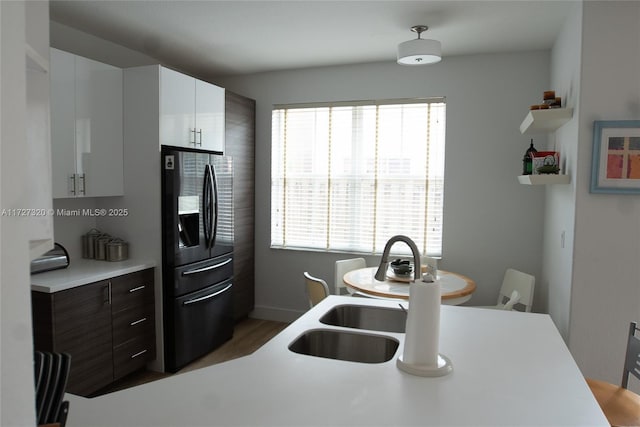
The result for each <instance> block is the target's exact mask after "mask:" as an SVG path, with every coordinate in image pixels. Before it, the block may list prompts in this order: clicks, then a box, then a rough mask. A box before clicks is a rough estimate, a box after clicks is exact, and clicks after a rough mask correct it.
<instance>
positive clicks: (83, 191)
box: [78, 174, 87, 196]
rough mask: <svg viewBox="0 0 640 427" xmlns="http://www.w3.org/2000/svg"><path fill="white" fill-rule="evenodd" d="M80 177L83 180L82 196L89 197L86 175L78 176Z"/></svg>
mask: <svg viewBox="0 0 640 427" xmlns="http://www.w3.org/2000/svg"><path fill="white" fill-rule="evenodd" d="M78 177H79V178H80V179H81V180H82V187H80V194H82V195H83V196H86V195H87V191H86V186H87V183H86V181H85V174H80V175H78Z"/></svg>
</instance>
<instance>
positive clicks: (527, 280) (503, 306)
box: [482, 268, 536, 311]
mask: <svg viewBox="0 0 640 427" xmlns="http://www.w3.org/2000/svg"><path fill="white" fill-rule="evenodd" d="M535 284H536V278H535V276H532V275H531V274H527V273H523V272H522V271H518V270H515V269H513V268H508V269H507V271H505V273H504V277H503V279H502V286H501V287H500V292H499V293H498V301H497V303H496V305H490V306H482V308H493V309H498V310H514V309H515V307H516V306H520V305H521V306H524V311H531V307H532V305H533V290H534V287H535Z"/></svg>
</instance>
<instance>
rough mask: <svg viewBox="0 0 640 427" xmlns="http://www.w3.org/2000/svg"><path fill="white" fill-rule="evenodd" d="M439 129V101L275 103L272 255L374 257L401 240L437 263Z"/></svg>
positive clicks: (442, 110)
mask: <svg viewBox="0 0 640 427" xmlns="http://www.w3.org/2000/svg"><path fill="white" fill-rule="evenodd" d="M355 111H357V113H354V112H355ZM373 116H375V123H372V120H373V119H372V117H373ZM345 117H346V119H345ZM423 117H424V120H423ZM303 121H304V123H303ZM349 122H351V128H350V129H351V131H350V132H348V130H349V129H348V124H349ZM354 123H355V125H354ZM372 126H373V127H375V129H370V128H371V127H372ZM445 128H446V102H445V98H442V97H440V98H420V99H392V100H377V101H356V102H335V103H311V104H293V105H276V106H274V109H273V112H272V148H271V153H272V158H271V163H272V164H271V248H277V249H292V250H311V251H326V252H347V253H360V254H365V255H367V254H369V255H373V254H380V253H381V252H382V249H383V247H384V245H385V243H386V241H387V240H388V239H389V238H390V237H392V236H393V235H396V234H404V235H407V236H408V237H410V238H411V239H412V240H414V241H415V242H416V244H417V245H418V248H419V249H420V252H421V254H423V255H426V256H431V257H439V256H441V255H442V222H443V205H444V151H445ZM341 129H346V131H344V132H343V131H341ZM373 134H375V136H374V135H373ZM372 144H373V145H372ZM394 144H397V152H398V154H397V155H396V153H395V152H394V150H395V148H394V147H395V146H394ZM345 146H346V147H347V148H346V149H345V148H344V147H345ZM349 148H350V149H349ZM390 150H391V151H390ZM341 151H348V152H350V157H349V155H348V154H345V153H342V154H340V152H341ZM385 153H387V154H386V155H385ZM389 153H391V154H389ZM341 156H342V157H341ZM421 169H422V170H421ZM345 170H348V171H349V172H345ZM405 170H406V171H407V173H403V171H405ZM295 188H298V189H301V190H298V191H296V190H295ZM385 189H386V190H387V191H384V190H385ZM358 192H360V193H362V194H365V196H366V197H363V198H360V199H358V198H357V197H356V196H354V195H353V194H352V193H358ZM396 192H398V193H403V194H404V195H405V196H404V197H403V196H402V195H398V194H395V193H396ZM347 194H350V195H351V197H348V196H347ZM354 197H355V198H354ZM313 207H315V208H313ZM340 208H342V209H340ZM408 211H410V212H411V213H412V214H408V213H407V212H408ZM420 211H421V212H420ZM348 217H352V218H348ZM409 222H411V224H409ZM367 228H370V230H368V229H367ZM292 236H295V237H292ZM396 246H398V249H400V251H396V247H395V246H394V252H399V253H408V248H406V249H403V248H401V247H402V246H405V245H396Z"/></svg>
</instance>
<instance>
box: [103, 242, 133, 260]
mask: <svg viewBox="0 0 640 427" xmlns="http://www.w3.org/2000/svg"><path fill="white" fill-rule="evenodd" d="M127 258H129V244H128V243H127V242H125V241H124V240H122V239H112V240H110V241H109V243H107V261H124V260H125V259H127Z"/></svg>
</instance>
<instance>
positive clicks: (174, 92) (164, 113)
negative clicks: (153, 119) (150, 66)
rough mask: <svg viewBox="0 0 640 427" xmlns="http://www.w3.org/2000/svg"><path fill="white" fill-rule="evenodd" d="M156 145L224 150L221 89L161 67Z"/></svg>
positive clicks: (222, 97) (222, 90)
mask: <svg viewBox="0 0 640 427" xmlns="http://www.w3.org/2000/svg"><path fill="white" fill-rule="evenodd" d="M160 144H161V145H172V146H176V147H187V148H199V149H202V150H209V151H219V152H224V89H223V88H220V87H218V86H215V85H213V84H211V83H207V82H204V81H202V80H198V79H195V78H193V77H190V76H187V75H184V74H181V73H178V72H176V71H173V70H170V69H168V68H164V67H161V68H160Z"/></svg>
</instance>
